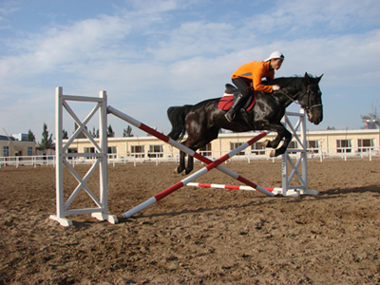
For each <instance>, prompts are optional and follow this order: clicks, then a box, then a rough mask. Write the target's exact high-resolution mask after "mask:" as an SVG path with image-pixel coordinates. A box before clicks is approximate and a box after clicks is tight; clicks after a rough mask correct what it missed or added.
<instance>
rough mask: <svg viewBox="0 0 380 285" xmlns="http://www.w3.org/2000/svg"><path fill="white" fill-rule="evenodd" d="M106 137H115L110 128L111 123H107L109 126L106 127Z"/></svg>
mask: <svg viewBox="0 0 380 285" xmlns="http://www.w3.org/2000/svg"><path fill="white" fill-rule="evenodd" d="M107 137H108V138H113V137H115V132H114V131H113V130H112V127H111V125H109V126H108V129H107Z"/></svg>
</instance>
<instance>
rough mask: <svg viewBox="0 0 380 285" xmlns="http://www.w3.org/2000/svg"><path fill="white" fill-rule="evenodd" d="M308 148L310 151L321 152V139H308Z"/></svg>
mask: <svg viewBox="0 0 380 285" xmlns="http://www.w3.org/2000/svg"><path fill="white" fill-rule="evenodd" d="M307 149H308V152H310V153H319V141H307Z"/></svg>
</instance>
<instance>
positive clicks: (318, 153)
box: [0, 147, 380, 168]
mask: <svg viewBox="0 0 380 285" xmlns="http://www.w3.org/2000/svg"><path fill="white" fill-rule="evenodd" d="M268 151H270V150H267V149H255V150H252V149H249V150H246V151H244V152H241V153H240V154H238V155H236V156H234V157H233V158H231V159H229V161H247V162H248V163H251V162H252V161H254V160H272V161H275V160H279V159H281V157H277V158H269V155H268ZM228 152H229V150H228V151H227V150H226V151H204V152H202V151H200V154H202V155H204V156H206V157H207V158H209V159H211V160H215V159H217V158H218V157H220V156H222V155H224V154H226V153H228ZM298 155H299V154H298V153H297V152H296V151H294V152H293V153H291V156H294V157H297V156H298ZM95 156H96V155H95V154H94V157H91V154H89V153H86V154H82V155H81V154H80V153H79V154H78V155H77V156H76V157H73V158H71V159H70V160H69V161H70V162H71V164H72V165H73V166H74V167H75V165H78V164H92V163H93V161H94V160H95V159H96V157H95ZM373 157H380V149H379V147H361V148H358V149H357V150H356V151H354V150H353V148H351V149H350V148H347V147H346V148H328V149H327V148H318V149H315V148H309V149H308V159H319V160H320V161H321V162H322V161H323V160H324V159H328V158H341V159H343V160H345V161H347V160H348V159H351V158H367V159H368V160H369V161H371V160H372V158H373ZM164 162H178V152H169V153H167V152H155V153H112V154H108V164H112V165H113V166H114V167H115V166H116V164H120V163H125V164H126V163H133V164H134V166H136V165H137V164H139V163H155V164H156V165H158V164H159V163H164ZM55 164H56V158H55V155H36V156H6V157H0V168H1V167H2V166H6V165H9V166H15V167H19V166H20V165H31V166H34V167H37V165H52V166H54V167H55Z"/></svg>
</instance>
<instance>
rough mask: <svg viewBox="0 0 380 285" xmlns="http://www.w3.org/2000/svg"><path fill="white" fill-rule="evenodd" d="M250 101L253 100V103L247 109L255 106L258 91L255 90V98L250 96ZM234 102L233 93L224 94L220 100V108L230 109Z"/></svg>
mask: <svg viewBox="0 0 380 285" xmlns="http://www.w3.org/2000/svg"><path fill="white" fill-rule="evenodd" d="M228 95H229V94H228ZM248 101H251V103H250V104H249V106H248V107H247V108H246V110H247V111H249V110H251V109H252V108H253V106H254V105H255V102H256V92H254V95H253V98H252V97H250V98H249V99H248ZM233 102H234V96H233V95H229V96H227V94H224V96H223V97H222V98H221V99H220V100H219V103H218V109H220V110H222V111H228V110H229V109H230V108H231V107H232V104H233Z"/></svg>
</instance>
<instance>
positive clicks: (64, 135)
mask: <svg viewBox="0 0 380 285" xmlns="http://www.w3.org/2000/svg"><path fill="white" fill-rule="evenodd" d="M68 138H69V136H68V135H67V131H65V130H62V139H64V140H67V139H68Z"/></svg>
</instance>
